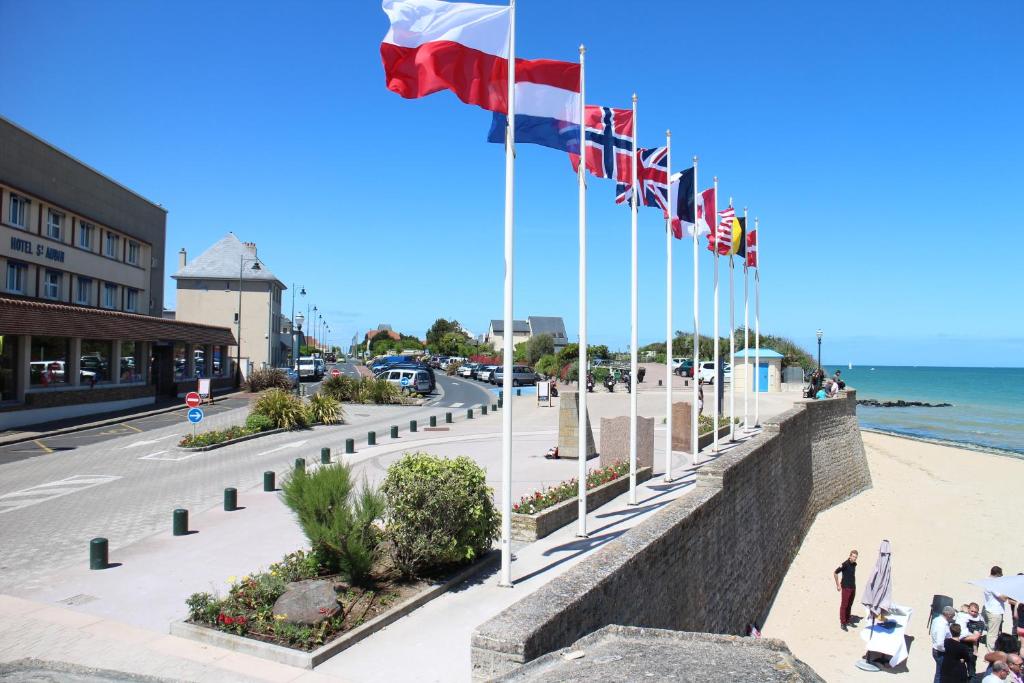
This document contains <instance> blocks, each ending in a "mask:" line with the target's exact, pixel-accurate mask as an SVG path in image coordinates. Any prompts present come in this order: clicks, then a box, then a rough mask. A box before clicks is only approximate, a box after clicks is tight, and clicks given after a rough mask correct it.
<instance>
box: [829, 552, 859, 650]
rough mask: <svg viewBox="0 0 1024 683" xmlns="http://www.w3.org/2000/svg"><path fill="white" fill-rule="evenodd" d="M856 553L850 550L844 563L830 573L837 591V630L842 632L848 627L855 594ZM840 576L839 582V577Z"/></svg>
mask: <svg viewBox="0 0 1024 683" xmlns="http://www.w3.org/2000/svg"><path fill="white" fill-rule="evenodd" d="M856 574H857V551H856V550H851V551H850V556H849V557H848V558H846V561H845V562H843V563H842V564H841V565H839V566H838V567H836V570H835V571H834V572H832V578H833V579H835V581H836V590H837V591H839V593H840V596H839V628H841V629H843V630H844V631H845V630H847V629H846V627H847V626H849V625H850V608H851V607H853V597H854V595H855V594H856V593H857V578H856ZM840 575H842V577H843V578H842V579H841V580H840V578H839V576H840Z"/></svg>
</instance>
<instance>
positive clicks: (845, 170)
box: [0, 0, 1024, 367]
mask: <svg viewBox="0 0 1024 683" xmlns="http://www.w3.org/2000/svg"><path fill="white" fill-rule="evenodd" d="M517 7H518V9H517V26H518V32H517V51H518V55H519V56H521V57H525V58H549V59H560V60H567V61H571V60H575V59H577V46H578V45H579V44H580V43H585V44H586V46H587V84H586V88H587V101H588V103H591V104H600V105H606V106H617V107H627V106H628V105H629V96H630V94H631V93H632V92H634V91H635V92H637V93H638V95H639V104H638V107H639V114H638V130H639V133H640V135H639V138H638V139H639V144H640V145H641V146H645V147H656V146H659V145H662V144H664V131H665V130H666V128H671V129H672V131H673V135H672V140H673V167H674V169H675V170H678V169H679V168H680V167H681V166H682V164H683V161H684V160H688V159H689V158H690V157H691V156H692V155H693V154H698V155H699V156H700V166H699V184H700V187H701V188H702V189H703V188H704V187H707V186H708V185H709V184H710V180H711V178H712V176H718V177H719V180H720V192H721V198H722V202H724V200H725V199H726V198H727V197H729V196H732V197H734V198H735V203H736V206H737V207H738V208H742V207H744V206H748V207H749V208H750V219H751V220H753V218H754V217H755V216H757V217H759V218H760V219H761V225H760V228H761V233H760V237H761V256H762V266H763V272H762V285H763V286H762V292H761V313H762V315H761V328H762V330H764V331H765V332H771V333H773V334H778V335H781V336H785V337H788V338H790V339H792V340H793V341H795V342H797V343H799V344H801V345H802V346H804V347H805V348H807V349H808V350H815V349H816V343H815V338H814V334H815V330H816V329H818V328H821V329H824V330H825V334H826V337H825V342H824V345H823V353H824V355H825V356H826V357H831V358H842V359H844V360H843V361H842V365H843V366H845V365H846V363H848V362H851V361H852V362H853V363H854V364H855V365H856V364H861V365H863V364H866V361H863V360H862V359H863V358H871V359H874V360H876V361H880V364H885V365H939V366H954V367H974V366H990V365H991V364H992V363H993V362H1007V361H1005V360H1003V359H1015V358H1021V359H1024V316H1020V315H1012V314H1011V315H1007V311H1011V312H1012V311H1013V310H1020V304H1019V301H1018V300H1017V297H1016V292H1017V291H1018V289H1019V288H1018V283H1017V278H1016V273H1015V271H1014V269H1013V268H1012V266H1011V267H1007V266H1010V264H1011V262H1010V260H1009V256H1010V254H1009V253H1008V254H1007V255H1005V256H1004V255H1002V254H999V253H995V250H994V249H993V244H992V240H991V239H990V238H989V237H986V236H987V235H989V234H990V232H991V231H992V230H993V226H992V225H991V224H992V223H993V220H994V216H993V214H995V216H998V218H996V219H995V220H996V221H997V222H998V224H999V226H1000V227H999V229H998V230H999V232H1000V233H1001V234H1002V233H1005V234H1007V235H1010V236H1011V237H1012V235H1014V234H1016V233H1018V232H1019V231H1020V230H1021V225H1020V222H1021V221H1020V219H1019V217H1017V216H1016V214H1014V213H1012V211H1005V210H1003V209H1002V208H1001V204H1002V203H1005V202H1006V201H1007V200H1011V199H1012V197H1014V196H1016V194H1017V193H1018V192H1019V188H1020V187H1022V186H1024V171H1022V170H1021V168H1020V166H1019V164H1017V163H1016V162H1015V161H1014V160H1015V159H1016V158H1019V157H1020V156H1022V154H1024V135H1022V133H1024V130H1022V129H1024V123H1022V121H1021V119H1020V117H1019V115H1018V114H1017V112H1018V111H1019V110H1020V109H1021V105H1022V104H1024V94H1021V93H1020V92H1019V89H1014V88H1007V87H1006V84H1007V83H1012V82H1015V81H1016V80H1017V74H1019V73H1021V72H1022V71H1024V55H1022V54H1021V53H1020V51H1019V50H1016V49H1015V48H1014V47H1013V46H1014V45H1015V44H1016V42H1017V41H1016V33H1015V32H1016V27H1018V26H1020V25H1022V23H1024V5H1022V4H1020V3H1012V2H993V3H987V4H985V5H982V6H969V7H968V6H962V7H961V6H951V7H947V8H945V9H944V10H942V11H937V10H936V8H935V7H934V6H933V5H932V4H927V3H924V2H922V1H919V0H913V1H910V2H906V3H899V4H898V5H891V4H888V3H887V4H883V3H880V2H876V3H869V4H868V5H866V6H865V5H860V6H858V7H857V8H856V9H851V8H848V7H845V6H841V5H827V4H821V3H815V2H811V0H800V1H798V2H795V3H791V4H790V5H787V6H786V7H785V8H783V9H780V8H777V7H769V6H763V5H761V4H759V3H754V2H738V3H731V4H727V5H721V4H719V5H701V6H694V7H687V8H686V9H685V11H683V10H682V9H680V8H677V7H672V8H671V9H669V10H665V9H664V8H663V6H661V5H659V6H657V7H656V6H653V5H652V6H647V5H642V6H637V7H634V8H631V15H632V16H633V18H634V20H635V22H636V25H637V26H640V27H643V30H642V31H638V35H642V38H641V39H640V40H638V41H637V42H638V43H640V44H641V45H643V49H636V50H628V49H626V48H625V47H624V45H623V41H622V34H621V31H616V30H610V29H609V24H608V21H607V16H608V15H609V13H610V12H612V11H613V10H614V9H615V8H616V7H617V6H615V5H613V4H612V3H609V2H603V1H602V2H592V1H591V2H583V0H565V1H564V2H562V3H559V4H558V5H557V6H555V5H552V4H551V3H538V2H521V3H519V4H518V6H517ZM553 8H554V9H553ZM879 16H884V17H885V21H883V22H879V21H878V17H879ZM0 20H3V22H4V23H5V25H8V26H50V25H68V26H74V27H76V28H75V31H76V33H79V34H80V35H83V36H102V37H103V39H102V40H94V41H91V42H90V43H89V47H88V49H84V50H83V49H82V44H81V42H80V41H76V40H67V41H60V40H58V41H52V44H48V45H47V47H46V49H40V48H39V43H38V37H37V33H36V32H33V31H12V32H10V35H9V36H8V37H7V39H6V40H5V41H4V42H3V43H2V44H0V60H2V61H3V62H4V63H7V64H12V65H18V73H19V78H18V79H17V81H16V83H12V84H11V86H12V87H10V88H9V89H8V90H7V97H5V98H4V102H3V105H2V106H0V114H2V115H3V116H5V117H7V118H9V119H11V120H12V121H14V122H15V123H16V124H18V125H20V126H23V127H24V128H26V129H27V130H29V131H31V132H32V133H34V134H35V135H38V136H39V137H41V138H43V139H45V140H48V141H50V142H52V143H53V144H55V145H56V146H58V147H59V148H61V149H63V150H65V151H67V152H68V153H69V154H72V155H73V156H75V157H77V158H79V159H81V160H82V161H84V162H85V163H87V164H89V165H90V166H92V167H94V168H96V169H97V170H99V171H100V172H102V173H104V174H105V175H108V176H110V177H112V178H114V179H115V180H117V181H118V182H120V183H122V184H124V185H125V186H127V187H129V188H131V189H132V190H134V191H135V192H138V193H139V194H141V195H143V196H145V197H148V198H150V199H151V200H152V201H154V202H159V203H161V204H162V205H164V206H165V207H166V208H167V209H168V212H169V214H168V231H167V242H166V255H167V256H166V268H165V276H166V277H167V279H166V283H167V284H166V297H165V305H166V306H167V307H169V308H173V307H174V284H173V281H172V280H170V278H169V276H170V275H171V274H172V273H173V271H174V266H175V264H176V259H175V258H174V255H175V254H176V253H177V251H178V249H179V248H182V247H184V248H186V249H187V251H188V253H189V257H190V258H193V257H195V256H197V255H198V254H199V253H201V252H202V251H204V250H205V249H206V248H207V247H209V246H210V245H211V244H213V242H215V241H216V240H217V239H219V238H220V237H221V236H223V235H224V234H225V233H227V232H228V231H234V232H235V233H236V234H238V235H239V237H240V238H242V239H245V240H247V241H254V242H256V243H257V244H258V246H259V249H260V254H261V256H262V257H264V258H265V260H266V263H267V265H268V267H269V268H270V270H271V271H272V272H274V273H275V274H276V275H277V276H278V277H279V278H280V279H281V280H282V281H284V282H285V284H286V285H288V286H289V287H291V286H292V285H293V284H296V285H302V286H305V288H306V290H307V291H308V292H309V296H308V297H306V298H305V299H299V300H298V301H297V309H301V308H303V307H304V306H305V305H306V304H307V303H308V304H311V305H317V306H318V307H319V308H320V309H321V310H324V311H326V315H327V316H328V319H329V321H330V323H331V328H332V332H331V335H330V341H331V342H333V343H337V344H339V345H341V346H347V344H348V342H349V340H350V339H351V338H352V336H353V334H358V335H359V336H361V335H362V334H363V333H364V332H365V331H366V330H367V329H372V328H374V327H376V326H377V324H378V323H390V324H392V325H393V326H394V327H395V329H398V330H400V331H402V332H406V333H409V334H415V335H417V336H421V337H422V336H423V335H424V334H425V332H426V330H427V328H428V327H429V326H430V325H431V323H432V322H433V321H434V319H435V318H438V317H444V318H448V319H456V320H459V321H460V322H461V323H462V324H463V325H464V326H465V327H466V328H468V329H470V330H472V331H473V332H476V333H481V332H483V331H485V330H486V327H487V323H488V321H489V320H490V319H492V318H500V317H501V315H502V290H501V286H502V268H503V260H502V213H503V206H504V204H503V196H504V191H503V186H504V159H503V157H504V154H503V150H502V147H501V146H500V145H494V144H488V143H487V142H486V141H485V139H486V135H487V130H488V128H489V123H490V114H489V113H488V112H485V111H483V110H481V109H478V108H476V107H471V106H467V105H464V104H462V103H460V102H458V101H457V100H456V99H455V98H454V97H453V96H452V95H451V94H449V93H437V94H435V95H431V96H429V97H426V98H423V99H419V100H403V99H402V98H400V97H398V96H397V95H395V94H393V93H391V92H389V91H388V90H387V89H386V88H385V86H384V75H383V69H382V67H381V59H380V54H379V46H380V41H381V39H382V38H383V36H384V34H385V32H386V30H387V19H386V17H385V16H384V13H383V12H382V11H381V9H380V5H379V3H377V2H365V3H345V4H341V3H319V2H310V3H306V4H302V5H300V6H294V7H293V6H283V5H280V4H279V3H272V2H268V1H266V0H256V1H255V2H247V3H244V4H242V3H239V2H233V1H231V2H224V3H218V4H216V5H208V4H199V3H179V4H176V5H173V6H172V5H161V4H152V3H134V2H129V1H128V0H112V1H111V2H107V3H102V4H76V3H56V4H49V3H32V2H8V3H3V4H2V5H0ZM691 26H693V27H698V29H694V30H693V31H692V35H689V36H687V38H686V40H685V41H683V40H680V36H681V33H680V32H681V30H682V29H681V28H680V27H691ZM725 36H727V37H728V40H723V37H725ZM682 55H685V56H686V59H685V69H683V68H679V69H676V70H673V69H672V66H673V64H677V65H682V64H684V60H683V58H682ZM683 74H686V75H685V76H684V75H683ZM691 74H692V78H691V76H690V75H691ZM993 93H998V94H999V102H998V104H995V103H993V102H992V94H993ZM517 151H518V158H517V162H516V198H517V199H516V262H515V281H516V287H515V298H516V305H515V314H516V315H515V317H517V318H524V317H526V316H529V315H555V316H562V317H563V318H564V319H565V323H566V328H567V332H568V334H569V336H570V339H575V338H576V335H577V328H578V321H577V288H576V279H577V270H576V269H577V231H576V220H577V202H576V183H575V176H574V174H573V173H572V172H571V169H570V166H569V162H568V160H567V159H566V158H565V155H564V154H560V153H558V152H555V151H553V150H548V149H544V148H540V147H536V146H531V145H521V146H520V148H519V149H518V150H517ZM614 193H615V188H614V184H613V183H609V182H608V181H603V180H599V179H590V182H589V191H588V219H589V224H588V231H589V236H590V241H589V251H588V261H589V281H588V282H589V289H588V298H589V332H588V336H589V338H590V340H591V341H592V343H604V344H607V345H608V346H609V347H610V348H622V349H624V348H625V347H626V344H627V343H628V341H629V316H630V307H629V277H630V272H629V212H628V210H626V209H625V208H624V207H622V206H616V205H615V204H614V203H613V198H614ZM948 198H958V199H959V201H955V202H953V201H950V199H948ZM982 199H984V200H985V204H984V208H982ZM1004 213H1005V214H1007V215H1006V216H1005V217H1004V216H1003V215H1002V214H1004ZM639 228H640V238H639V240H640V329H639V337H640V340H641V344H646V343H650V342H652V341H660V340H661V339H663V337H664V330H665V320H664V310H665V299H664V297H665V286H664V277H665V255H664V232H663V231H664V224H663V221H662V220H661V217H660V213H659V212H657V211H655V210H653V209H647V208H643V209H641V211H640V219H639ZM673 248H674V273H673V277H674V283H675V287H674V293H673V297H674V303H675V305H674V313H673V324H672V328H673V329H681V330H689V329H690V328H691V327H692V319H693V316H692V310H691V301H692V290H691V283H692V279H693V276H692V245H691V242H689V241H688V240H681V241H676V242H675V243H674V245H673ZM395 253H398V254H401V255H402V256H400V257H398V258H397V260H395V259H394V258H393V256H394V254H395ZM389 254H391V255H392V256H389ZM1000 256H1002V259H1000ZM700 263H701V265H700V267H701V291H700V309H701V333H702V334H709V333H710V332H711V331H712V320H711V315H710V312H711V310H712V299H711V288H712V280H711V271H712V259H711V256H710V254H709V253H708V252H707V250H706V248H705V246H704V244H703V243H702V244H701V245H700ZM720 264H721V266H722V274H723V277H722V280H721V285H720V286H721V292H722V298H721V300H720V307H721V313H722V318H721V321H722V323H721V333H722V334H723V336H724V335H726V334H727V331H728V313H729V300H728V297H727V293H728V278H727V273H728V268H727V263H726V262H725V261H724V260H723V261H720ZM736 288H737V311H736V313H737V315H736V322H737V325H741V324H742V291H743V279H742V271H737V273H736ZM283 310H284V313H285V315H290V314H291V292H288V291H286V292H285V295H284V303H283ZM751 313H753V302H751ZM753 323H754V320H753V315H751V318H750V324H751V326H753ZM996 325H998V326H999V327H998V330H997V331H996V332H995V336H996V337H997V338H993V328H994V327H995V326H996ZM964 331H969V332H964ZM1021 364H1022V365H1024V361H1021Z"/></svg>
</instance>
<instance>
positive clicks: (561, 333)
mask: <svg viewBox="0 0 1024 683" xmlns="http://www.w3.org/2000/svg"><path fill="white" fill-rule="evenodd" d="M527 320H528V321H529V323H530V334H531V335H534V336H536V335H538V334H550V335H551V336H552V337H553V338H555V339H556V340H557V339H565V338H566V337H565V323H564V322H562V319H561V318H556V317H550V316H542V315H531V316H530V317H529V318H527Z"/></svg>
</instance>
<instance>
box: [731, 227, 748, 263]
mask: <svg viewBox="0 0 1024 683" xmlns="http://www.w3.org/2000/svg"><path fill="white" fill-rule="evenodd" d="M729 254H730V255H735V256H739V257H740V258H741V259H743V261H744V263H746V258H747V219H746V218H743V217H737V218H734V219H733V221H732V249H731V250H730V251H729Z"/></svg>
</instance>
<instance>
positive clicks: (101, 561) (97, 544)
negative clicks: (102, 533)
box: [89, 538, 110, 569]
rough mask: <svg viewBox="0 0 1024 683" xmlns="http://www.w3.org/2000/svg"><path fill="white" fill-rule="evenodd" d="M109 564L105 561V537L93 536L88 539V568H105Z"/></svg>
mask: <svg viewBox="0 0 1024 683" xmlns="http://www.w3.org/2000/svg"><path fill="white" fill-rule="evenodd" d="M109 565H110V563H109V562H107V539H105V538H94V539H92V540H91V541H89V569H106V568H107V567H108V566H109Z"/></svg>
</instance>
